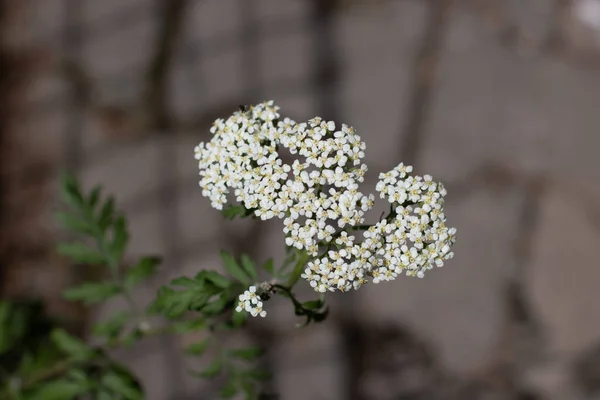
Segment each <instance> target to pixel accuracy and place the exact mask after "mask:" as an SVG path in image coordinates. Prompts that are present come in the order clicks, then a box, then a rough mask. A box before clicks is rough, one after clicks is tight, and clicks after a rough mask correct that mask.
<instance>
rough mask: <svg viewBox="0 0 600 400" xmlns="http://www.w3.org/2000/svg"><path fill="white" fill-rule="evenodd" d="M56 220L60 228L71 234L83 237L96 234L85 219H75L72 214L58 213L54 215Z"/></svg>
mask: <svg viewBox="0 0 600 400" xmlns="http://www.w3.org/2000/svg"><path fill="white" fill-rule="evenodd" d="M56 219H58V221H59V222H60V223H61V225H62V226H64V227H65V228H66V229H68V230H70V231H72V232H76V233H81V234H83V235H94V234H95V232H96V231H95V228H94V226H93V225H92V224H90V223H89V222H88V221H86V220H85V219H83V218H80V217H76V216H74V215H72V214H68V213H64V212H58V213H56Z"/></svg>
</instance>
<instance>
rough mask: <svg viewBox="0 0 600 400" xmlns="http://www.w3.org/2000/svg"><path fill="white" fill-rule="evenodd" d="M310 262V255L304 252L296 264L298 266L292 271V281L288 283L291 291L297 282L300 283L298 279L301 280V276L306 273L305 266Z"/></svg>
mask: <svg viewBox="0 0 600 400" xmlns="http://www.w3.org/2000/svg"><path fill="white" fill-rule="evenodd" d="M308 260H310V255H309V254H308V253H306V252H305V251H303V252H302V254H301V256H300V259H299V260H298V262H296V265H295V266H294V269H293V270H292V275H291V276H290V279H289V280H288V283H287V287H288V288H290V289H291V288H292V287H294V285H295V284H296V282H298V279H300V275H302V272H303V271H304V266H305V265H306V263H307V262H308Z"/></svg>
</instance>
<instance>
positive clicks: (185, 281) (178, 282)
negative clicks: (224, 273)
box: [170, 276, 204, 290]
mask: <svg viewBox="0 0 600 400" xmlns="http://www.w3.org/2000/svg"><path fill="white" fill-rule="evenodd" d="M170 284H171V285H174V286H181V287H185V288H188V289H198V290H202V289H203V288H204V282H202V281H197V280H195V279H192V278H190V277H188V276H180V277H179V278H175V279H173V280H172V281H171V282H170Z"/></svg>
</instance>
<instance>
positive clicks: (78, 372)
mask: <svg viewBox="0 0 600 400" xmlns="http://www.w3.org/2000/svg"><path fill="white" fill-rule="evenodd" d="M67 377H68V378H69V379H71V380H73V381H79V382H85V381H86V380H87V375H86V373H85V371H84V370H82V369H79V368H73V369H71V370H69V372H67Z"/></svg>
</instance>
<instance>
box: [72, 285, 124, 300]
mask: <svg viewBox="0 0 600 400" xmlns="http://www.w3.org/2000/svg"><path fill="white" fill-rule="evenodd" d="M120 293H121V288H120V287H119V285H117V284H115V283H112V282H87V283H84V284H82V285H79V286H76V287H73V288H70V289H67V290H65V291H64V292H63V296H64V298H65V299H67V300H71V301H81V302H83V304H85V305H90V304H96V303H100V302H102V301H105V300H108V299H109V298H111V297H113V296H116V295H118V294H120Z"/></svg>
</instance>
